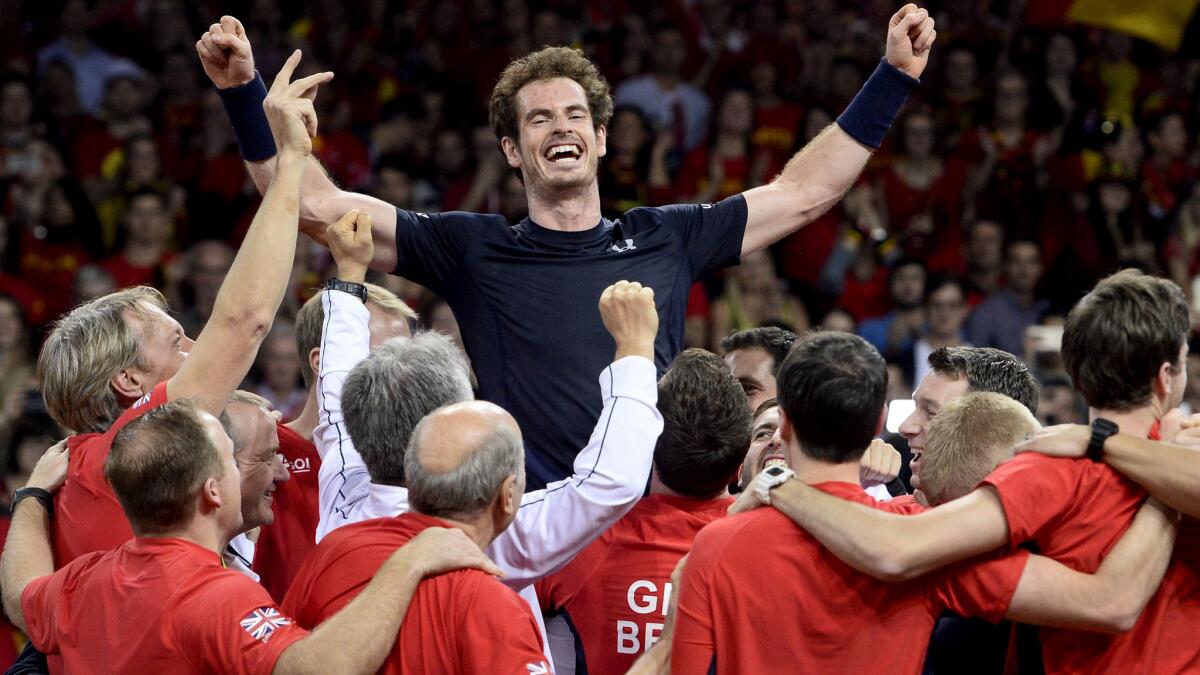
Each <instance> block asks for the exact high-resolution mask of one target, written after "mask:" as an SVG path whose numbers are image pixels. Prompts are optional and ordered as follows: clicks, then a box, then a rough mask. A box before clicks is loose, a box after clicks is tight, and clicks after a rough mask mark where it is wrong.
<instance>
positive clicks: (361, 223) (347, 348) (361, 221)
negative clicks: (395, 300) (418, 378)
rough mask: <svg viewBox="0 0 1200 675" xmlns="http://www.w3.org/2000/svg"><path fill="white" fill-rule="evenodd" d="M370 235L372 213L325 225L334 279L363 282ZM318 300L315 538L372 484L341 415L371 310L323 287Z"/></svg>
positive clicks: (363, 352) (349, 518)
mask: <svg viewBox="0 0 1200 675" xmlns="http://www.w3.org/2000/svg"><path fill="white" fill-rule="evenodd" d="M371 234H372V229H371V217H370V216H368V215H366V214H362V213H359V212H354V211H352V212H350V213H347V214H346V215H345V216H344V217H343V218H342V219H341V220H339V221H338V222H337V223H335V224H334V225H332V226H330V227H329V228H328V230H327V231H326V238H327V240H328V241H329V243H330V248H331V250H332V251H333V256H334V261H335V262H336V263H337V270H338V279H340V280H342V281H348V282H351V283H356V284H361V283H363V282H364V281H366V274H367V264H368V263H369V262H370V260H371V255H372V249H373V248H374V244H373V239H372V236H371ZM321 303H322V305H321V307H322V309H324V312H325V325H324V327H323V329H322V331H321V366H320V370H319V372H318V375H317V406H318V422H317V427H316V429H314V430H313V444H314V445H316V447H317V453H318V454H319V455H320V456H321V471H320V473H319V474H318V477H317V481H318V487H317V492H318V499H319V503H320V509H321V512H320V521H319V522H318V524H317V541H320V540H321V539H324V538H325V535H327V534H329V533H330V532H332V531H333V530H335V529H337V528H338V527H341V526H342V525H347V524H349V523H352V522H355V520H357V519H356V518H354V517H353V515H352V514H353V512H354V510H355V509H356V508H358V507H359V506H360V505H361V504H363V503H364V500H365V499H366V497H367V495H368V494H369V492H370V484H371V475H370V473H368V472H367V465H366V464H365V463H364V462H363V459H362V456H361V455H359V454H358V450H357V449H355V447H354V442H353V441H352V440H350V434H349V432H347V431H346V424H345V421H344V419H345V418H344V416H343V414H342V387H343V386H345V384H346V378H347V377H349V375H350V371H351V370H353V369H354V366H356V365H358V364H359V362H361V361H362V360H363V359H365V358H367V355H368V354H369V353H370V351H371V329H370V326H369V324H370V320H371V315H370V313H369V312H368V311H367V308H366V305H365V304H363V302H362V301H361V300H359V299H358V298H357V297H355V296H353V295H350V294H349V293H345V292H342V291H336V290H330V291H325V292H324V294H323V295H322V297H321Z"/></svg>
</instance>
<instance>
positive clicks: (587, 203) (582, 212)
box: [528, 179, 600, 232]
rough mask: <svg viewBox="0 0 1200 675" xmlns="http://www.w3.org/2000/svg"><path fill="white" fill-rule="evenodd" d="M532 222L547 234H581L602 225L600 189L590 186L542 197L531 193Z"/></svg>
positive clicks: (538, 193) (595, 185) (530, 211)
mask: <svg viewBox="0 0 1200 675" xmlns="http://www.w3.org/2000/svg"><path fill="white" fill-rule="evenodd" d="M528 195H529V197H528V198H529V218H530V219H531V220H533V222H535V223H537V224H538V225H540V226H541V227H544V228H546V229H547V230H558V231H560V232H582V231H584V230H590V229H592V228H593V227H596V225H597V223H599V222H600V187H599V184H598V183H597V182H596V181H595V179H593V180H592V182H591V184H590V185H587V186H584V187H581V188H576V189H572V190H570V191H562V192H551V193H542V192H541V191H539V190H535V189H530V190H529V192H528Z"/></svg>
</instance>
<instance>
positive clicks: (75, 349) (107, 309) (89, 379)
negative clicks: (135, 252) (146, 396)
mask: <svg viewBox="0 0 1200 675" xmlns="http://www.w3.org/2000/svg"><path fill="white" fill-rule="evenodd" d="M146 304H150V305H152V306H154V307H157V308H159V309H162V310H164V311H165V310H166V308H167V303H166V300H164V299H163V296H162V293H159V292H158V290H156V289H154V288H151V287H149V286H137V287H134V288H127V289H124V290H120V291H117V292H115V293H109V294H108V295H105V296H102V297H99V298H96V299H94V300H91V301H89V302H86V303H84V304H82V305H80V306H78V307H76V308H75V309H73V310H71V311H70V312H68V313H67V314H64V315H63V316H62V317H61V318H59V320H58V321H57V322H55V324H54V327H53V329H52V330H51V331H50V335H49V337H47V338H46V343H45V344H44V345H42V351H41V354H39V355H38V379H39V380H40V381H41V384H42V393H43V395H44V396H45V398H46V408H47V409H49V411H50V415H51V416H52V417H54V421H56V422H58V423H59V424H60V425H62V426H63V427H64V428H65V429H69V430H71V431H72V432H75V433H86V432H96V433H101V432H104V431H106V430H108V428H109V427H110V426H112V423H113V422H115V421H116V420H117V418H118V417H120V416H121V413H123V412H124V411H125V409H126V408H127V407H129V405H130V403H131V401H122V400H120V399H119V398H118V397H117V393H116V391H114V390H113V388H112V379H113V378H114V377H116V376H117V374H118V373H120V372H121V371H122V370H124V369H126V368H134V367H137V368H144V367H146V364H145V363H144V362H143V361H142V355H141V350H140V349H139V348H138V342H139V340H140V339H141V337H142V336H141V335H139V334H138V332H137V331H135V330H134V329H133V327H132V326H131V325H130V323H129V320H128V315H133V316H135V317H138V318H142V319H145V318H148V316H149V313H148V312H147V310H146Z"/></svg>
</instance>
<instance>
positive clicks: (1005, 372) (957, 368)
mask: <svg viewBox="0 0 1200 675" xmlns="http://www.w3.org/2000/svg"><path fill="white" fill-rule="evenodd" d="M973 391H987V392H992V393H996V394H1004V395H1005V396H1007V397H1009V398H1011V399H1014V400H1016V401H1017V402H1018V403H1020V404H1021V405H1023V406H1025V407H1026V408H1029V412H1030V413H1036V412H1037V404H1038V397H1039V395H1040V394H1041V385H1039V384H1038V381H1037V379H1036V378H1035V377H1034V376H1033V373H1031V372H1029V367H1028V366H1026V365H1025V364H1024V363H1023V362H1022V361H1021V360H1020V359H1018V358H1017V357H1015V356H1013V355H1012V354H1009V353H1008V352H1002V351H1000V350H999V349H991V348H990V347H943V348H941V349H937V350H934V352H933V353H932V354H930V355H929V374H928V375H926V376H925V378H924V379H922V380H921V382H920V384H918V385H917V390H916V391H915V392H913V399H914V402H915V403H916V407H915V408H914V409H913V411H912V414H911V415H909V416H908V417H907V418H905V420H904V422H903V423H901V424H900V435H901V436H903V437H904V438H905V439H907V440H908V448H909V450H911V451H912V461H911V463H910V464H909V466H910V467H911V468H912V481H911V483H912V487H913V490H914V496H915V497H916V499H917V501H919V502H920V503H921V504H923V505H924V506H929V504H928V503H927V502H926V501H925V497H924V495H922V494H921V455H923V454H924V452H925V443H926V440H927V435H928V433H929V425H930V424H931V423H932V422H933V419H934V417H936V416H937V414H938V412H939V411H940V410H941V409H942V408H944V407H945V406H946V404H947V403H949V402H950V401H953V400H954V399H956V398H958V397H960V396H962V395H964V394H966V393H968V392H973Z"/></svg>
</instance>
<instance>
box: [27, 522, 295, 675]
mask: <svg viewBox="0 0 1200 675" xmlns="http://www.w3.org/2000/svg"><path fill="white" fill-rule="evenodd" d="M21 609H22V611H23V612H24V614H25V621H26V623H27V625H28V626H29V637H30V639H31V640H32V641H33V644H34V646H35V647H37V648H38V649H39V650H40V651H42V652H44V653H46V654H51V655H61V656H62V658H63V662H64V664H65V670H66V672H69V673H73V674H74V673H154V674H155V675H167V674H169V673H270V672H271V671H272V670H273V669H274V667H275V661H276V660H277V659H278V658H279V655H280V654H282V653H283V651H284V650H285V649H287V648H288V647H289V646H290V645H291V644H292V643H293V642H295V641H297V640H299V639H301V638H303V637H305V636H306V635H308V631H305V630H303V629H301V628H300V627H298V626H296V625H295V624H294V623H293V622H292V621H290V620H289V619H287V618H285V617H284V616H283V615H282V614H280V613H279V609H278V607H276V605H275V603H274V602H272V601H271V598H270V596H268V595H267V592H266V591H264V590H263V589H262V587H261V586H259V585H258V584H256V583H254V582H253V581H251V580H250V579H249V577H246V576H244V575H242V574H241V573H239V572H235V571H233V570H228V569H225V568H224V567H223V566H222V565H221V558H220V557H219V556H218V555H217V554H216V553H214V552H213V551H209V550H207V549H204V548H202V547H201V546H199V545H197V544H194V543H192V542H190V541H185V540H183V539H172V538H155V539H133V540H131V541H127V542H125V543H124V544H123V545H121V546H120V547H119V548H116V549H114V550H111V551H107V552H95V553H90V554H88V555H85V556H82V557H80V558H79V559H77V560H75V561H74V562H72V563H71V564H70V565H67V566H66V567H64V568H62V569H60V570H59V571H57V572H55V573H54V574H51V575H47V576H44V577H38V578H37V579H34V580H33V581H32V582H31V583H30V584H29V586H27V587H26V588H25V592H24V593H22V594H21Z"/></svg>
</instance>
